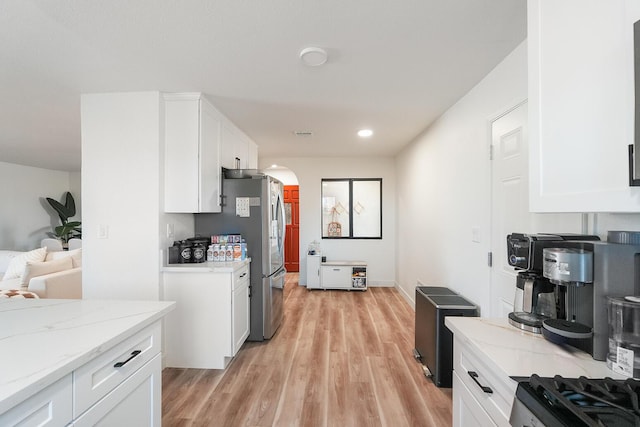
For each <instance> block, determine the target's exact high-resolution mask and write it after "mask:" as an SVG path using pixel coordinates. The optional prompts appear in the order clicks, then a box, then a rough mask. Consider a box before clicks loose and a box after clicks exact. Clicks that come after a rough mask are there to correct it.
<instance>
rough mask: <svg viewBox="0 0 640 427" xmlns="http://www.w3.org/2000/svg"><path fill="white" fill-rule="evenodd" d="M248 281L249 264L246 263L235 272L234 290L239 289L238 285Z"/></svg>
mask: <svg viewBox="0 0 640 427" xmlns="http://www.w3.org/2000/svg"><path fill="white" fill-rule="evenodd" d="M248 283H249V266H248V265H245V266H244V267H242V268H240V269H238V270H235V271H234V272H233V287H232V289H233V290H235V289H237V288H238V286H242V285H244V284H248Z"/></svg>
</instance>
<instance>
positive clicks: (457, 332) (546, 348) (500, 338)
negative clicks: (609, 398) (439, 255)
mask: <svg viewBox="0 0 640 427" xmlns="http://www.w3.org/2000/svg"><path fill="white" fill-rule="evenodd" d="M445 325H446V326H447V327H448V328H449V329H450V330H451V331H452V332H453V334H454V337H455V338H462V339H463V341H464V342H466V343H467V344H468V345H469V347H471V349H472V350H473V351H474V354H476V355H477V356H478V357H479V358H480V359H481V360H482V361H483V362H484V363H486V364H487V366H489V367H490V368H491V369H492V370H493V371H495V372H496V373H500V374H502V375H503V376H506V377H510V376H522V377H528V376H531V374H538V375H540V376H542V377H553V376H554V375H556V374H557V375H562V376H564V377H566V378H577V377H579V376H581V375H584V376H586V377H590V378H604V377H611V378H616V379H619V378H624V377H622V376H620V375H619V374H616V373H614V372H613V371H612V370H610V369H609V368H607V364H606V362H601V361H597V360H594V359H593V358H592V357H591V355H589V354H588V353H585V352H583V351H580V350H577V349H574V348H572V347H569V346H559V345H556V344H553V343H551V342H549V341H547V340H546V339H544V337H543V336H542V335H538V334H533V333H531V332H525V331H521V330H519V329H517V328H515V327H513V326H511V325H510V324H509V322H508V320H507V319H506V318H504V319H503V318H499V319H498V318H496V319H493V318H481V317H452V316H448V317H445Z"/></svg>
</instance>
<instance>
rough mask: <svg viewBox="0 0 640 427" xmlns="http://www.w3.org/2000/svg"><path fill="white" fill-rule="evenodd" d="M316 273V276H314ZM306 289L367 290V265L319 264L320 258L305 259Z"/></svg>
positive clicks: (356, 262)
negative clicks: (316, 272)
mask: <svg viewBox="0 0 640 427" xmlns="http://www.w3.org/2000/svg"><path fill="white" fill-rule="evenodd" d="M315 271H318V276H315ZM307 289H345V290H361V291H364V290H366V289H367V263H366V262H364V261H329V262H322V263H321V262H320V256H312V255H309V256H308V257H307Z"/></svg>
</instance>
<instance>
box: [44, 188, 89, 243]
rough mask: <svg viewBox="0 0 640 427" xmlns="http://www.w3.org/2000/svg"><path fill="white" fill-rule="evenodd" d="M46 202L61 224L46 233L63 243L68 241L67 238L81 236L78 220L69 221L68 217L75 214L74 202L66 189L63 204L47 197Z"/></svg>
mask: <svg viewBox="0 0 640 427" xmlns="http://www.w3.org/2000/svg"><path fill="white" fill-rule="evenodd" d="M47 202H49V205H50V206H51V207H52V208H53V210H55V211H56V213H57V214H58V216H59V217H60V222H61V225H58V226H57V227H54V229H53V232H49V233H47V234H48V235H50V236H51V237H55V238H56V239H59V240H60V241H62V242H63V243H68V242H69V239H71V238H74V237H77V238H81V237H82V228H81V224H82V223H81V222H80V221H69V218H71V217H73V216H75V214H76V202H75V200H74V199H73V196H72V195H71V193H69V192H68V191H67V192H66V194H65V196H64V205H63V204H62V203H60V202H59V201H57V200H54V199H52V198H50V197H47Z"/></svg>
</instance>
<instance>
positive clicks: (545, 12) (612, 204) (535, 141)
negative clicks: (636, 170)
mask: <svg viewBox="0 0 640 427" xmlns="http://www.w3.org/2000/svg"><path fill="white" fill-rule="evenodd" d="M638 19H640V2H638V1H637V0H607V1H601V0H600V1H599V0H589V1H584V0H563V1H560V2H557V1H542V0H529V2H528V48H529V125H530V126H529V129H530V136H529V140H530V166H531V167H530V210H531V211H532V212H640V187H629V173H628V146H629V145H630V144H632V143H633V131H634V123H633V122H634V120H633V119H634V80H633V75H634V74H633V72H634V63H633V49H634V46H633V23H634V22H635V21H637V20H638Z"/></svg>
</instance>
